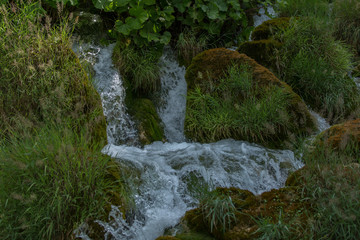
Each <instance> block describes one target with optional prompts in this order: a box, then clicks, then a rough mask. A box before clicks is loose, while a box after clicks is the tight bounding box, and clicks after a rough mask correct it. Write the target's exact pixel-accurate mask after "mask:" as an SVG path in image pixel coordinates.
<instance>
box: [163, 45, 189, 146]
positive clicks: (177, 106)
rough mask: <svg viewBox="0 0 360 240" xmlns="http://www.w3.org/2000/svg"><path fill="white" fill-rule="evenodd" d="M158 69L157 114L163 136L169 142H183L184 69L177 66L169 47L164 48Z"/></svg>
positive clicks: (185, 86) (185, 87) (185, 88)
mask: <svg viewBox="0 0 360 240" xmlns="http://www.w3.org/2000/svg"><path fill="white" fill-rule="evenodd" d="M159 67H160V76H161V99H162V101H161V103H160V104H159V106H158V113H159V116H160V118H161V119H162V121H163V123H164V125H165V129H164V130H165V136H166V139H167V140H168V141H169V142H184V141H185V136H184V120H185V107H186V90H187V85H186V81H185V67H183V66H182V67H181V66H179V63H178V62H177V61H176V58H175V55H174V53H173V52H172V50H171V49H170V47H165V49H164V54H163V56H162V57H161V58H160V61H159Z"/></svg>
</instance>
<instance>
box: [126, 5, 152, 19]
mask: <svg viewBox="0 0 360 240" xmlns="http://www.w3.org/2000/svg"><path fill="white" fill-rule="evenodd" d="M129 13H130V15H131V16H133V17H136V18H137V19H139V21H140V22H141V23H144V22H145V21H146V20H148V19H149V15H148V13H147V11H146V10H145V9H144V8H142V7H140V6H136V7H134V8H130V10H129Z"/></svg>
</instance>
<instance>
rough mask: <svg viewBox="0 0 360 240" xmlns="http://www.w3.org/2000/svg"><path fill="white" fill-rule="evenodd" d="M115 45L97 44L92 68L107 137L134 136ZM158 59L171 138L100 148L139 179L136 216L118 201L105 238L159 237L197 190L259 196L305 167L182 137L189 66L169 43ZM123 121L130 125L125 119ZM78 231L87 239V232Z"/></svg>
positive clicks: (263, 151) (240, 146)
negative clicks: (232, 190) (246, 192)
mask: <svg viewBox="0 0 360 240" xmlns="http://www.w3.org/2000/svg"><path fill="white" fill-rule="evenodd" d="M112 49H113V46H109V47H106V48H100V49H99V51H98V57H97V59H98V60H97V63H96V64H95V65H94V69H95V71H96V79H98V82H97V83H96V85H97V89H98V91H99V92H100V93H101V95H102V101H103V106H104V114H105V115H106V117H107V119H108V124H109V125H110V127H109V129H110V130H109V131H108V135H109V139H113V138H115V139H117V138H119V140H123V139H127V138H128V137H129V136H130V137H131V138H133V135H134V134H135V131H133V130H132V129H133V127H132V124H127V123H128V122H129V120H127V119H128V118H127V117H128V116H127V114H126V108H125V107H123V106H124V104H123V101H124V89H123V87H122V83H121V78H120V76H119V74H118V73H117V72H116V71H115V70H114V69H113V68H112V64H111V52H112ZM159 65H160V68H161V79H162V87H163V90H162V93H161V94H162V95H163V96H162V99H165V100H163V101H162V103H161V104H160V106H159V108H158V110H159V115H160V116H161V118H162V120H163V122H164V125H165V133H166V137H167V138H168V139H169V140H170V141H172V142H173V143H162V142H154V143H153V144H151V145H147V146H145V147H144V148H143V149H141V148H138V147H135V146H127V145H120V146H116V145H119V144H118V140H113V141H109V143H110V144H109V145H108V146H106V147H105V148H104V149H103V153H104V154H107V155H109V156H111V157H113V158H115V159H117V161H119V162H121V164H125V165H128V166H129V167H131V169H133V170H134V172H137V173H138V175H137V177H138V178H139V179H138V180H139V181H138V182H141V184H140V185H138V186H130V187H132V188H133V189H132V191H133V192H134V193H135V194H134V196H133V197H134V200H135V208H136V211H135V213H134V216H132V220H131V221H130V220H129V221H127V220H124V219H123V216H122V214H121V212H120V211H119V210H118V208H117V207H116V206H113V208H112V211H111V212H110V215H109V219H108V221H106V222H103V221H98V223H99V224H100V225H101V226H103V227H104V230H105V232H106V233H105V239H116V240H118V239H128V240H132V239H134V240H153V239H156V238H157V237H158V236H160V235H162V234H163V233H164V230H165V229H167V228H170V227H173V226H175V225H176V224H177V223H178V222H179V220H180V218H181V217H182V216H183V215H184V214H185V212H186V211H188V210H190V209H192V208H194V207H196V206H197V203H198V200H197V198H196V196H197V195H198V193H199V191H200V192H201V191H203V190H204V189H205V188H207V187H208V186H210V188H211V189H214V188H215V187H237V188H241V189H247V190H250V191H252V192H253V193H255V194H260V193H262V192H264V191H269V190H271V189H273V188H280V187H282V186H283V185H284V182H285V180H286V178H287V176H288V173H289V172H290V171H295V170H297V169H298V168H300V167H302V163H301V162H300V161H299V160H297V159H296V158H295V157H294V153H293V152H291V151H288V150H271V149H267V148H264V147H262V146H260V145H256V144H251V143H248V142H244V141H235V140H231V139H228V140H222V141H219V142H216V143H209V144H200V143H186V142H184V134H183V126H184V125H183V124H184V115H185V95H186V83H185V79H184V75H185V70H184V68H181V67H179V65H178V64H177V63H176V60H175V59H174V56H173V53H172V52H171V50H169V49H165V52H164V55H163V57H162V58H161V60H160V62H159ZM112 106H116V109H113V107H112ZM106 109H109V110H106ZM117 114H118V115H117ZM123 119H125V120H124V121H125V124H122V122H121V121H122V120H123ZM109 120H111V121H109ZM113 122H115V123H113ZM114 126H115V127H114ZM121 128H122V130H120V129H121ZM124 133H125V136H123V135H122V134H124ZM117 134H119V136H117ZM176 142H178V143H176ZM79 236H82V238H83V239H86V234H84V233H81V234H80V235H79Z"/></svg>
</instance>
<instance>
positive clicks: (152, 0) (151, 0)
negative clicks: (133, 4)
mask: <svg viewBox="0 0 360 240" xmlns="http://www.w3.org/2000/svg"><path fill="white" fill-rule="evenodd" d="M143 2H144V4H145V5H154V4H156V1H155V0H143Z"/></svg>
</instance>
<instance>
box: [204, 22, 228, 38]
mask: <svg viewBox="0 0 360 240" xmlns="http://www.w3.org/2000/svg"><path fill="white" fill-rule="evenodd" d="M222 25H223V23H222V22H218V21H212V22H210V24H204V28H205V29H206V30H207V31H208V32H209V33H210V34H214V35H219V34H220V32H221V27H222Z"/></svg>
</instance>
